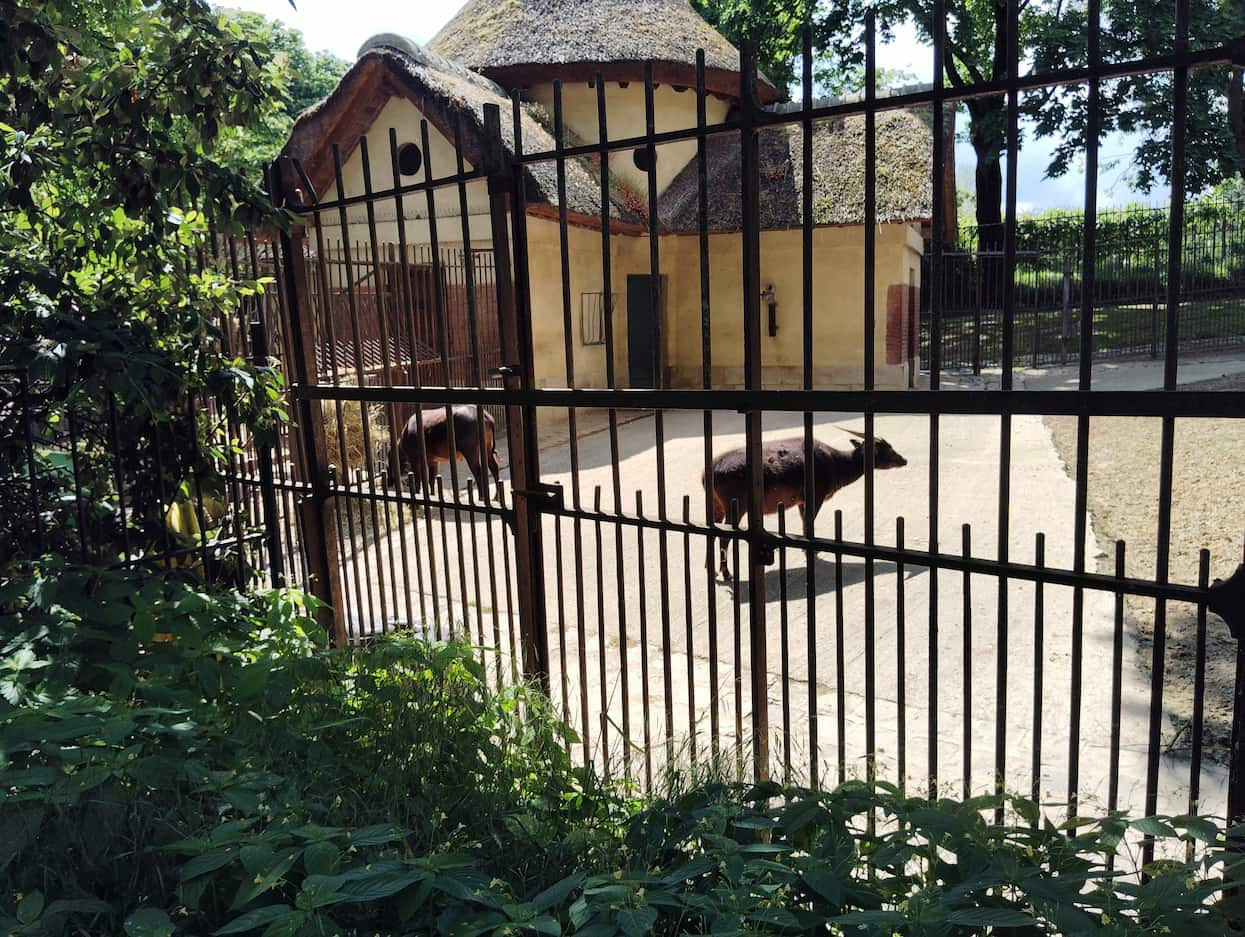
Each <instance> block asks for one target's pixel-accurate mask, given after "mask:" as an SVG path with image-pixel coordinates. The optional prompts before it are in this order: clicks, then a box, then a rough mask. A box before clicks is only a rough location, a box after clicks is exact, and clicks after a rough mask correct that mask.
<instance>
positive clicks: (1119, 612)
mask: <svg viewBox="0 0 1245 937" xmlns="http://www.w3.org/2000/svg"><path fill="white" fill-rule="evenodd" d="M1124 551H1125V546H1124V541H1123V540H1117V541H1115V575H1116V578H1118V579H1121V580H1122V579H1124V562H1125V557H1124ZM1123 677H1124V593H1123V592H1122V591H1117V592H1116V593H1115V627H1114V629H1113V631H1112V634H1111V742H1110V746H1111V748H1110V755H1109V759H1108V761H1109V763H1108V770H1109V772H1110V774H1109V777H1108V780H1107V809H1108V810H1115V809H1116V808H1117V807H1118V806H1119V795H1120V715H1121V705H1122V702H1123V700H1122V695H1123ZM1035 702H1036V700H1035Z"/></svg>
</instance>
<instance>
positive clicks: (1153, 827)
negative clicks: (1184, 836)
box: [1129, 817, 1180, 837]
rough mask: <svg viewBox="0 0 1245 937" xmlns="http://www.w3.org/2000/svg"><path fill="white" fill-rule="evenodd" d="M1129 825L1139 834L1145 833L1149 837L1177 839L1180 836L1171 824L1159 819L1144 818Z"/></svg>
mask: <svg viewBox="0 0 1245 937" xmlns="http://www.w3.org/2000/svg"><path fill="white" fill-rule="evenodd" d="M1129 825H1130V826H1131V827H1132V828H1133V829H1134V830H1136V831H1137V832H1138V833H1145V834H1146V835H1147V836H1171V837H1175V836H1179V835H1180V834H1179V833H1177V832H1176V830H1175V829H1174V828H1173V827H1172V826H1171V825H1170V824H1168V823H1167V822H1166V821H1165V820H1162V819H1160V818H1159V817H1142V818H1141V819H1140V820H1134V821H1133V822H1132V823H1131V824H1129Z"/></svg>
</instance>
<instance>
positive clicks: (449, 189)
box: [320, 97, 491, 248]
mask: <svg viewBox="0 0 1245 937" xmlns="http://www.w3.org/2000/svg"><path fill="white" fill-rule="evenodd" d="M422 119H423V115H422V114H421V113H420V111H419V109H418V108H417V107H416V106H415V105H414V104H413V103H412V102H411V101H409V100H408V99H406V98H402V97H393V98H390V99H389V100H388V102H387V103H386V104H385V106H384V107H383V108H382V109H381V112H380V114H379V115H378V116H377V118H376V120H375V121H373V123H372V126H371V128H370V129H369V130H368V132H367V134H366V139H367V149H368V162H369V164H370V167H369V168H370V174H371V181H372V191H373V192H378V191H385V190H389V189H392V188H393V160H392V157H391V155H390V150H389V128H391V127H392V128H394V129H395V130H397V138H398V146H399V147H401V146H402V144H404V143H414V144H416V145H417V146H419V148H420V151H421V153H422V155H423V163H422V165H421V166H420V169H419V172H418V173H416V174H415V175H413V176H401V177H400V181H401V184H402V185H411V184H414V183H418V182H424V181H426V180H427V179H428V167H429V165H431V167H432V178H433V179H440V178H444V177H446V176H450V175H453V174H454V173H455V172H456V171H457V160H456V157H455V151H454V145H453V142H452V141H451V140H449V139H448V138H447V137H445V136H444V135H443V134H441V133H440V132H439V131H438V130H436V128H434V127H433V126H432V125H429V127H428V150H429V152H427V153H424V152H423V149H424V148H423V144H422V142H421V139H420V121H421V120H422ZM464 168H465V169H467V170H470V169H471V168H472V167H471V164H470V163H464ZM363 181H364V180H363V154H362V147H356V148H355V149H354V151H353V152H351V153H350V155H349V157H348V158H347V159H346V161H345V162H344V163H343V164H342V183H343V187H344V189H345V194H346V196H347V197H350V196H355V195H362V194H363V193H364V191H365V187H364V184H363ZM321 198H322V199H323V200H325V201H329V200H333V199H336V198H337V186H336V184H333V185H331V186H330V187H329V190H328V191H327V192H325V193H323V194H322V196H321ZM433 200H434V205H435V206H436V219H437V240H438V242H439V243H440V244H443V245H447V246H448V245H455V244H461V243H462V241H463V226H462V221H461V218H460V213H459V192H458V187H457V186H446V187H443V188H438V189H436V190H435V192H434V194H433ZM373 212H374V215H375V218H376V234H377V238H378V240H379V241H380V242H381V243H383V244H384V243H388V244H396V243H397V241H398V226H397V203H396V202H395V201H394V200H393V199H392V198H386V199H379V200H377V201H376V202H374V203H373ZM467 213H468V227H469V229H470V234H471V242H472V245H473V246H475V247H479V248H485V247H489V246H491V240H490V239H491V233H490V232H491V226H490V224H489V216H488V188H487V184H486V183H485V182H484V181H483V180H475V181H473V182H470V183H468V185H467ZM346 214H347V223H348V225H349V230H350V238H351V240H352V241H357V242H359V243H361V244H363V243H366V242H367V240H368V238H369V232H368V225H367V209H366V207H365V206H364V205H362V204H359V205H352V206H350V207H348V208H347V210H346ZM402 215H403V218H404V219H405V227H406V231H405V234H406V240H407V243H408V244H427V243H429V241H430V240H431V233H430V230H429V225H428V220H427V218H428V197H427V193H426V192H423V191H419V192H411V193H408V194H406V195H404V196H403V197H402ZM339 217H340V216H339V214H338V212H337V211H336V210H330V211H327V212H324V213H323V214H322V215H321V218H320V224H321V226H322V227H323V229H324V236H325V237H326V238H329V239H330V240H335V239H337V238H339V237H340V233H341V226H340V220H339Z"/></svg>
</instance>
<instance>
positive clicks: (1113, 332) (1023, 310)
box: [921, 199, 1245, 372]
mask: <svg viewBox="0 0 1245 937" xmlns="http://www.w3.org/2000/svg"><path fill="white" fill-rule="evenodd" d="M1189 212H1190V215H1191V216H1192V217H1191V218H1190V219H1188V220H1187V221H1186V223H1185V228H1184V233H1183V235H1182V237H1181V239H1180V240H1181V259H1180V263H1179V265H1178V267H1179V275H1180V278H1181V282H1180V291H1179V292H1180V298H1181V306H1180V310H1179V313H1178V319H1179V339H1178V348H1179V349H1180V350H1181V351H1185V350H1193V349H1205V348H1218V347H1229V346H1236V345H1240V344H1242V343H1245V204H1242V203H1240V202H1236V201H1227V200H1214V199H1203V200H1199V201H1197V202H1193V203H1190V205H1189ZM1070 214H1071V213H1069V215H1070ZM1020 221H1021V222H1025V223H1027V224H1026V227H1028V228H1030V229H1031V230H1026V231H1018V232H1017V238H1016V239H1017V244H1018V245H1019V246H1018V249H1017V252H1016V266H1015V279H1014V281H1012V283H1011V284H1010V287H1009V284H1008V282H1007V278H1006V264H1005V257H1004V254H1003V252H1002V251H999V250H989V249H979V243H980V238H979V237H978V235H977V233H976V229H974V228H968V229H963V230H961V245H957V247H956V248H955V249H952V250H945V251H943V252H942V253H941V255H940V257H941V263H942V266H943V270H942V295H941V297H940V299H941V304H942V314H943V320H942V346H941V361H942V365H943V366H944V367H946V368H950V369H972V370H973V371H974V372H980V370H981V369H982V368H983V367H998V366H999V365H1000V364H1001V363H1002V355H1003V339H1002V335H1003V325H1004V308H1003V307H1004V299H1005V297H1008V295H1009V293H1010V300H1011V302H1012V303H1013V304H1014V316H1015V319H1014V328H1015V334H1014V343H1015V344H1014V348H1013V353H1014V355H1015V361H1016V362H1017V363H1019V364H1022V365H1028V366H1030V367H1035V368H1036V367H1039V366H1040V365H1045V364H1067V363H1069V362H1072V361H1075V360H1076V359H1077V355H1078V354H1079V338H1078V336H1079V334H1080V316H1081V311H1082V309H1089V310H1091V316H1092V323H1093V325H1092V331H1093V335H1094V347H1093V355H1094V357H1095V359H1102V358H1110V357H1117V356H1125V355H1149V356H1150V357H1151V358H1158V357H1159V356H1160V355H1161V354H1162V352H1163V349H1164V346H1165V344H1166V331H1165V330H1166V326H1167V319H1166V315H1165V304H1166V297H1167V275H1168V266H1169V265H1168V257H1167V250H1168V242H1169V237H1170V230H1169V217H1168V210H1167V209H1128V210H1125V211H1114V212H1103V213H1102V214H1101V215H1100V216H1099V218H1098V230H1097V232H1096V238H1095V240H1096V254H1095V258H1094V275H1093V281H1092V283H1091V284H1090V287H1089V290H1088V299H1087V298H1086V297H1085V296H1083V293H1085V292H1086V290H1085V283H1086V281H1084V280H1083V277H1082V273H1083V270H1084V267H1085V258H1084V256H1083V253H1082V250H1083V245H1082V244H1081V243H1079V242H1078V241H1075V240H1072V239H1070V238H1069V230H1070V229H1071V228H1073V227H1074V225H1073V223H1072V221H1071V218H1070V217H1056V218H1052V219H1041V218H1036V219H1020ZM1083 226H1084V220H1083V219H1081V222H1080V227H1083ZM932 263H933V255H932V254H931V253H930V252H929V251H928V250H927V253H926V256H925V257H924V258H923V279H924V282H926V283H929V282H930V281H931V279H932V277H931V275H930V274H931V268H932ZM932 301H933V297H932V294H931V292H930V291H928V290H926V291H923V293H922V309H921V316H922V319H921V361H922V364H923V365H924V366H925V367H928V366H929V360H930V331H931V323H932Z"/></svg>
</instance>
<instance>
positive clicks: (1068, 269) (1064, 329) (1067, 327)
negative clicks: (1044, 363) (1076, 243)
mask: <svg viewBox="0 0 1245 937" xmlns="http://www.w3.org/2000/svg"><path fill="white" fill-rule="evenodd" d="M1071 334H1072V255H1071V254H1070V253H1068V252H1067V250H1065V251H1064V252H1063V313H1062V315H1061V317H1060V320H1059V363H1060V364H1067V363H1068V337H1069V336H1070V335H1071Z"/></svg>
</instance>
